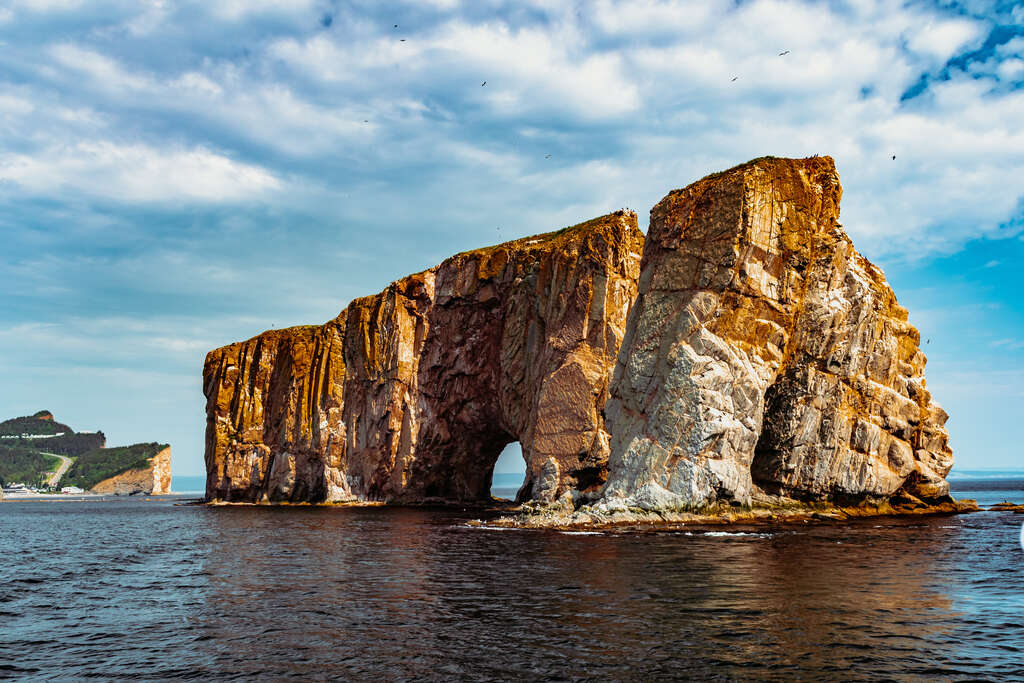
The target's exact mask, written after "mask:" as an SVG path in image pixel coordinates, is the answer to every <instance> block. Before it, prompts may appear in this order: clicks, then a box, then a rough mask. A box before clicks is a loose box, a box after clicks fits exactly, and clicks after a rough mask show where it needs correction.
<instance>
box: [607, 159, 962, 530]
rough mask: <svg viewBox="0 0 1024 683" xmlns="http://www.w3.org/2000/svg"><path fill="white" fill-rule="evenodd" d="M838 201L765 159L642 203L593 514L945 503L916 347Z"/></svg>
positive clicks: (818, 164)
mask: <svg viewBox="0 0 1024 683" xmlns="http://www.w3.org/2000/svg"><path fill="white" fill-rule="evenodd" d="M841 194H842V189H841V187H840V184H839V177H838V175H837V173H836V170H835V166H834V164H833V161H832V159H830V158H828V157H813V158H809V159H774V158H765V159H758V160H755V161H752V162H750V163H747V164H744V165H742V166H739V167H736V168H734V169H731V170H729V171H725V172H723V173H719V174H715V175H712V176H709V177H707V178H704V179H703V180H700V181H698V182H696V183H694V184H693V185H690V186H689V187H687V188H686V189H683V190H676V191H673V192H671V193H669V195H668V196H666V197H665V198H664V199H662V200H661V202H659V203H658V205H657V206H655V207H654V209H653V210H652V211H651V224H650V229H649V231H648V234H647V240H646V244H645V247H644V255H643V269H642V272H641V275H640V280H639V297H638V299H637V301H636V303H635V305H634V307H633V311H632V313H631V315H630V318H629V322H628V324H627V332H626V337H625V339H624V341H623V344H622V348H621V351H620V354H619V359H618V364H617V367H616V370H615V376H614V381H613V384H612V389H611V398H610V400H609V402H608V405H607V407H606V411H605V412H606V428H607V429H608V431H609V432H610V433H611V456H610V462H609V478H608V482H607V485H606V487H605V489H604V491H603V495H602V498H601V500H600V502H599V506H601V507H604V508H609V509H623V508H641V509H645V510H683V509H690V508H696V507H701V506H705V505H709V504H712V503H716V502H721V501H729V502H735V503H739V504H748V503H750V502H752V501H756V500H758V499H761V500H765V499H769V498H771V496H772V495H776V496H785V497H787V498H794V499H798V500H832V501H837V502H847V501H857V500H864V499H868V498H871V499H884V498H887V497H890V496H893V495H895V494H899V495H900V496H901V497H903V498H904V499H907V498H910V499H914V498H915V497H916V498H919V499H922V500H924V501H925V502H935V501H938V500H941V499H943V498H945V497H946V496H948V484H947V483H946V482H945V480H944V477H945V475H946V474H947V473H948V472H949V470H950V468H951V467H952V463H953V458H952V452H951V450H950V449H949V446H948V436H947V433H946V431H945V429H944V427H943V425H944V423H945V421H946V418H947V416H946V413H945V412H944V411H943V410H942V409H941V408H940V407H939V406H938V405H937V404H936V403H935V402H933V401H932V400H931V396H930V394H929V393H928V391H927V390H926V388H925V381H924V366H925V357H924V354H923V353H922V352H921V350H920V348H919V345H920V335H919V334H918V332H917V330H916V329H914V327H912V326H911V325H910V324H908V322H907V311H906V309H904V308H902V307H901V306H900V305H899V304H898V303H897V302H896V297H895V295H894V294H893V292H892V290H891V289H890V287H889V285H888V284H887V282H886V280H885V276H884V275H883V273H882V271H881V270H880V269H878V268H877V267H875V266H874V265H872V264H871V263H870V262H869V261H868V260H867V259H865V258H864V257H863V256H861V255H860V254H858V253H857V251H856V250H855V249H854V248H853V245H852V243H851V242H850V239H849V238H848V237H847V235H846V233H845V232H844V231H843V229H842V227H841V226H840V224H839V222H838V217H839V200H840V197H841Z"/></svg>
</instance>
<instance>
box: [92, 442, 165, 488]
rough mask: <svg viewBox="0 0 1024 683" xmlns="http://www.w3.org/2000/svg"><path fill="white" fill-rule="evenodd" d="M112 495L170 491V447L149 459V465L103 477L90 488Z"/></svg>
mask: <svg viewBox="0 0 1024 683" xmlns="http://www.w3.org/2000/svg"><path fill="white" fill-rule="evenodd" d="M90 490H91V491H92V492H93V493H102V494H104V495H108V496H109V495H113V496H134V495H136V494H146V495H163V494H166V493H170V492H171V449H170V447H169V446H168V447H167V448H164V449H162V450H161V451H160V452H159V453H157V454H156V455H154V456H153V457H152V458H150V460H149V467H145V468H139V469H131V470H128V471H127V472H122V473H121V474H118V475H117V476H114V477H110V478H109V479H104V480H103V481H101V482H99V483H98V484H96V485H95V486H93V487H92V488H91V489H90Z"/></svg>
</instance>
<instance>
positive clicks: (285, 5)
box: [202, 0, 316, 21]
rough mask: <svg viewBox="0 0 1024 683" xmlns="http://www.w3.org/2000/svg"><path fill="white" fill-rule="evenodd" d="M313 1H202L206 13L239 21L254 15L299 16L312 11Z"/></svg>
mask: <svg viewBox="0 0 1024 683" xmlns="http://www.w3.org/2000/svg"><path fill="white" fill-rule="evenodd" d="M315 4H316V2H315V0H204V2H202V5H204V6H205V8H206V9H207V11H209V12H210V13H211V14H213V15H214V16H216V17H219V18H221V19H228V20H232V21H239V20H241V19H244V18H246V17H248V16H251V15H254V14H300V13H302V12H308V11H310V10H312V9H313V7H314V6H315Z"/></svg>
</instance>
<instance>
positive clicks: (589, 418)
mask: <svg viewBox="0 0 1024 683" xmlns="http://www.w3.org/2000/svg"><path fill="white" fill-rule="evenodd" d="M642 249H643V235H642V234H641V233H640V232H639V230H638V229H637V226H636V216H635V214H632V213H629V212H618V213H616V214H610V215H608V216H604V217H602V218H598V219H595V220H593V221H590V222H588V223H583V224H581V225H578V226H575V227H572V228H567V229H565V230H561V231H558V232H555V233H549V234H546V235H540V236H537V237H533V238H526V239H521V240H516V241H514V242H508V243H505V244H501V245H498V246H495V247H489V248H486V249H479V250H476V251H471V252H466V253H462V254H458V255H456V256H453V257H452V258H450V259H448V260H446V261H445V262H444V263H442V264H441V265H439V266H437V267H435V268H432V269H430V270H427V271H424V272H422V273H417V274H415V275H410V276H409V277H406V278H403V279H401V280H398V281H396V282H394V283H392V284H391V285H390V286H389V287H388V288H387V289H386V290H384V291H383V292H381V293H380V294H377V295H374V296H370V297H366V298H363V299H357V300H355V301H353V302H352V303H351V304H349V306H348V307H347V308H346V309H345V310H344V311H342V313H341V314H340V315H339V316H338V317H337V318H335V319H334V320H331V321H330V322H328V323H326V324H325V325H322V326H318V327H317V326H310V327H296V328H290V329H285V330H272V331H268V332H264V333H263V334H261V335H259V336H257V337H254V338H253V339H250V340H248V341H245V342H239V343H236V344H231V345H229V346H226V347H223V348H221V349H217V350H215V351H212V352H210V354H209V355H208V356H207V358H206V364H205V367H204V371H203V378H204V393H205V394H206V397H207V430H206V466H207V498H208V499H209V500H224V501H254V502H255V501H271V502H284V501H292V502H299V501H303V502H318V501H346V500H360V501H387V502H425V501H431V500H446V501H476V500H486V499H489V497H490V483H491V474H492V471H493V467H494V463H495V461H496V460H497V457H498V455H499V453H500V452H501V450H502V449H503V447H504V446H506V445H507V444H509V443H511V442H514V441H519V442H520V443H521V444H522V447H523V455H524V457H525V459H526V463H527V474H526V480H525V483H524V485H523V489H522V490H521V491H520V494H519V497H520V498H521V499H524V500H525V499H533V500H540V501H552V500H554V499H556V498H557V497H559V496H562V495H563V494H565V493H566V492H569V491H587V490H590V491H596V490H597V489H598V488H599V487H600V486H601V484H603V482H604V480H605V477H606V475H607V469H606V466H607V462H608V433H607V431H606V430H605V428H604V418H603V415H602V412H601V409H602V408H603V406H604V404H605V402H606V400H607V391H608V384H609V381H610V376H611V370H612V368H613V366H614V364H615V358H616V354H617V353H618V349H619V345H620V343H621V340H622V337H623V334H624V331H625V322H626V317H627V314H628V312H629V307H630V305H631V303H632V302H633V300H634V299H635V297H636V282H637V277H638V275H639V270H640V254H641V251H642Z"/></svg>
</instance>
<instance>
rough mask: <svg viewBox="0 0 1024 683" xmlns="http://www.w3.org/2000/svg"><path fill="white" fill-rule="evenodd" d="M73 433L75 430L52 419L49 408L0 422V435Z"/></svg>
mask: <svg viewBox="0 0 1024 683" xmlns="http://www.w3.org/2000/svg"><path fill="white" fill-rule="evenodd" d="M61 432H64V433H65V434H74V433H75V430H73V429H72V428H71V427H68V426H67V425H66V424H62V423H60V422H57V421H56V420H54V419H53V413H51V412H50V411H49V410H40V411H39V412H38V413H36V414H35V415H29V416H27V417H16V418H13V419H11V420H5V421H3V422H0V436H3V435H11V436H21V435H22V434H59V433H61Z"/></svg>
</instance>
